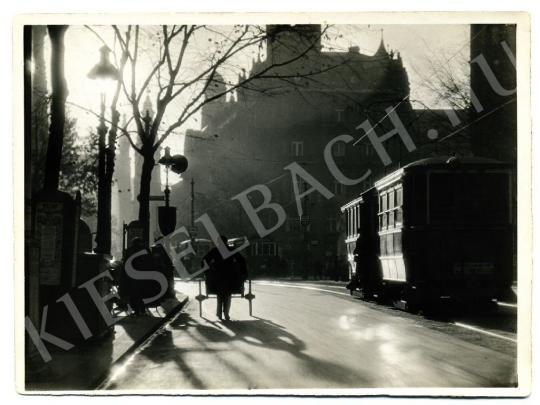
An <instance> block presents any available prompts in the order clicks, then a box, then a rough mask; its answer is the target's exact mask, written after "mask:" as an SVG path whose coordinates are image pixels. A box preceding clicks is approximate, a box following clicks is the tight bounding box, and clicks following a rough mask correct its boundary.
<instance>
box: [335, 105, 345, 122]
mask: <svg viewBox="0 0 540 405" xmlns="http://www.w3.org/2000/svg"><path fill="white" fill-rule="evenodd" d="M344 113H345V110H344V109H343V108H338V109H336V114H337V122H343V118H344Z"/></svg>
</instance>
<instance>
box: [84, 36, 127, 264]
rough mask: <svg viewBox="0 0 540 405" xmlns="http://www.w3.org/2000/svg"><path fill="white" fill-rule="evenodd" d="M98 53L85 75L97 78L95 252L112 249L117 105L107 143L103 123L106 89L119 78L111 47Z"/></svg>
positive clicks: (104, 251)
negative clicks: (110, 57)
mask: <svg viewBox="0 0 540 405" xmlns="http://www.w3.org/2000/svg"><path fill="white" fill-rule="evenodd" d="M99 52H100V54H101V56H100V60H99V62H98V63H97V64H96V65H95V66H94V67H93V68H92V70H90V72H89V73H88V77H89V78H90V79H92V80H98V81H99V82H100V87H101V89H100V90H101V91H100V101H101V103H100V115H99V125H98V127H97V133H98V136H99V141H98V195H97V200H98V201H97V232H96V248H95V249H94V250H95V252H96V253H103V254H110V253H111V194H112V193H111V188H112V171H113V170H114V155H115V141H116V126H117V125H118V121H119V118H120V117H119V114H118V111H116V108H115V107H114V105H113V106H111V115H112V117H111V132H110V134H109V142H108V145H107V140H106V136H107V131H108V129H109V128H108V127H107V125H106V124H105V104H106V89H107V86H110V82H115V81H118V79H119V72H118V69H116V68H115V67H114V65H113V64H112V63H111V62H110V61H109V54H110V52H111V51H110V49H109V48H108V47H107V46H103V47H101V49H100V50H99Z"/></svg>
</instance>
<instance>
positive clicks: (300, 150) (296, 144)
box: [291, 141, 304, 157]
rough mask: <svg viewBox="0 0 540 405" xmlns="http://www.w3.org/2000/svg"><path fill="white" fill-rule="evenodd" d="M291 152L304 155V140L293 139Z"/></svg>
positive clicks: (298, 155) (297, 155)
mask: <svg viewBox="0 0 540 405" xmlns="http://www.w3.org/2000/svg"><path fill="white" fill-rule="evenodd" d="M291 153H292V155H293V156H296V157H301V156H304V142H302V141H292V143H291Z"/></svg>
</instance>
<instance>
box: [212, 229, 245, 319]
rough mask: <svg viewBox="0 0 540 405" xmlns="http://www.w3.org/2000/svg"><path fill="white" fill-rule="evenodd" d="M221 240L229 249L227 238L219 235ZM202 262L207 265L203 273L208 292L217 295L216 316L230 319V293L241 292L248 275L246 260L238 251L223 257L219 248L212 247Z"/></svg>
mask: <svg viewBox="0 0 540 405" xmlns="http://www.w3.org/2000/svg"><path fill="white" fill-rule="evenodd" d="M221 240H222V241H223V244H224V245H225V246H226V247H227V249H229V245H228V239H227V238H226V237H225V236H221ZM204 263H206V264H207V265H208V266H209V268H208V270H207V271H206V274H205V276H206V284H207V289H208V292H209V293H210V294H216V295H217V307H216V316H217V317H218V318H219V319H223V318H225V319H226V320H230V316H229V311H230V309H231V295H232V294H233V293H238V292H243V285H244V281H246V279H247V277H248V275H247V267H246V261H245V259H244V257H243V256H242V255H241V254H240V253H235V254H234V255H232V256H230V257H228V258H226V259H224V258H223V256H222V255H221V253H220V252H219V249H218V248H217V247H214V248H213V249H211V250H210V251H209V252H208V253H207V254H206V255H205V256H204V257H203V265H204Z"/></svg>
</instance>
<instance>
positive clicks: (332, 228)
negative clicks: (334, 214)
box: [326, 218, 338, 232]
mask: <svg viewBox="0 0 540 405" xmlns="http://www.w3.org/2000/svg"><path fill="white" fill-rule="evenodd" d="M326 229H327V230H328V232H336V231H337V230H338V226H337V221H336V220H335V219H334V218H329V219H327V220H326Z"/></svg>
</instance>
